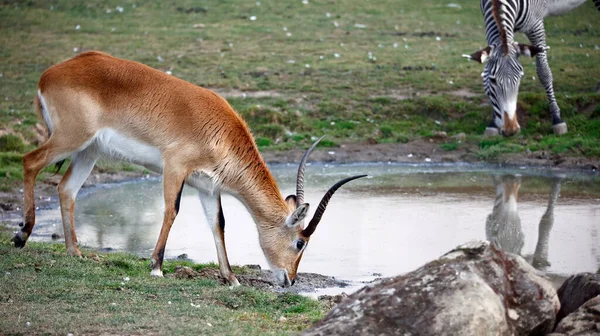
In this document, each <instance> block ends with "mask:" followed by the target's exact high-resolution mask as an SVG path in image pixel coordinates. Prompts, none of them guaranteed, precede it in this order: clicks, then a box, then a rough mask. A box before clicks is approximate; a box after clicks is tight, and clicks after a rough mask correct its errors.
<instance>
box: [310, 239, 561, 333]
mask: <svg viewBox="0 0 600 336" xmlns="http://www.w3.org/2000/svg"><path fill="white" fill-rule="evenodd" d="M559 307H560V304H559V301H558V297H557V295H556V291H555V290H554V288H553V287H552V284H551V283H550V282H549V281H547V280H546V279H544V278H542V277H541V276H539V275H538V272H537V271H536V270H535V269H534V268H533V267H532V266H530V265H529V264H528V263H527V262H526V261H525V260H523V258H521V257H520V256H517V255H513V254H509V253H505V252H503V251H502V250H499V249H497V248H495V247H494V246H491V245H490V244H489V243H483V242H477V243H473V244H468V245H464V246H459V247H458V248H456V249H455V250H453V251H451V252H449V253H447V254H445V255H444V256H442V257H441V258H440V259H438V260H435V261H432V262H430V263H428V264H426V265H424V266H422V267H421V268H419V269H417V270H415V271H413V272H410V273H408V274H405V275H402V276H397V277H394V278H387V279H383V280H381V281H379V282H375V283H373V284H369V285H367V286H365V287H364V288H362V289H360V290H359V291H358V292H356V293H354V294H352V295H350V296H349V297H348V298H346V299H344V300H343V301H342V302H341V303H339V304H338V305H337V306H335V307H334V308H333V309H332V310H331V311H330V312H329V314H328V315H327V316H326V317H325V318H324V319H323V320H321V321H319V322H317V323H316V324H315V325H313V326H312V327H311V328H310V329H308V330H307V331H306V332H305V333H304V335H441V334H444V335H545V334H546V333H549V332H550V331H552V328H553V326H554V318H555V314H556V313H557V312H558V310H559Z"/></svg>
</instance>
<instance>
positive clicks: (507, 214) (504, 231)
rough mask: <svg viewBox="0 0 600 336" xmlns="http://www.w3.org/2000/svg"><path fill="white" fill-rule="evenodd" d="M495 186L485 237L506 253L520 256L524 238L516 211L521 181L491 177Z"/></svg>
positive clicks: (513, 177)
mask: <svg viewBox="0 0 600 336" xmlns="http://www.w3.org/2000/svg"><path fill="white" fill-rule="evenodd" d="M492 178H493V180H494V185H495V186H496V200H495V201H494V209H493V210H492V213H491V214H490V215H489V216H488V217H487V220H486V223H485V236H486V238H487V240H489V241H490V242H491V243H492V244H495V245H497V246H499V247H501V248H502V249H503V250H505V251H506V252H510V253H515V254H521V249H522V248H523V245H524V244H525V236H524V235H523V231H522V230H521V218H519V212H518V210H517V198H518V197H519V188H520V187H521V179H520V177H519V176H514V175H504V176H502V177H498V176H496V175H493V176H492Z"/></svg>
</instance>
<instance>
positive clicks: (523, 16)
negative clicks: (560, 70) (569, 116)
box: [481, 0, 600, 131]
mask: <svg viewBox="0 0 600 336" xmlns="http://www.w3.org/2000/svg"><path fill="white" fill-rule="evenodd" d="M583 2H584V0H581V1H580V2H576V1H575V2H574V1H571V0H481V11H482V13H483V16H484V21H485V36H486V39H487V42H488V44H489V46H492V47H493V48H494V51H493V52H492V55H491V57H490V58H489V62H488V64H487V65H486V68H485V70H484V72H483V73H482V77H483V80H484V89H485V92H486V94H487V95H488V96H489V97H490V100H491V103H492V106H493V108H494V121H492V124H491V125H490V126H495V127H498V128H500V127H499V126H501V125H502V122H503V121H502V120H503V119H502V118H503V113H504V112H505V110H506V106H507V104H509V103H508V101H509V100H510V101H512V100H516V94H517V92H518V86H519V83H520V79H521V77H522V76H523V72H522V71H523V70H522V69H523V68H522V66H521V65H520V63H519V61H518V58H517V57H518V55H519V46H518V45H516V44H515V41H514V34H515V33H516V32H522V33H524V34H525V35H527V37H528V38H529V40H530V41H531V44H532V45H533V46H534V47H537V48H539V50H541V51H540V52H537V54H536V64H537V74H538V78H539V80H540V82H541V83H542V85H543V86H544V89H545V90H546V94H547V96H548V100H549V102H550V114H551V116H552V123H553V125H555V126H556V125H559V124H562V123H563V121H562V120H561V117H560V108H559V107H558V104H557V102H556V97H555V95H554V88H553V85H552V82H553V77H552V71H551V70H550V66H549V65H548V57H547V55H546V50H547V49H548V47H547V45H546V33H545V30H544V17H546V16H547V15H553V14H557V13H564V12H568V11H569V10H571V9H573V8H575V7H577V6H579V5H580V4H581V3H583ZM593 2H594V4H595V5H596V7H597V8H598V10H600V0H593ZM565 131H566V125H565Z"/></svg>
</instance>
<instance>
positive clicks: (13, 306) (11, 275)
mask: <svg viewBox="0 0 600 336" xmlns="http://www.w3.org/2000/svg"><path fill="white" fill-rule="evenodd" d="M9 237H10V236H9V234H8V232H7V231H6V229H2V230H0V271H1V274H0V279H1V281H0V315H1V316H2V318H1V319H0V332H1V333H2V334H6V335H11V334H42V333H44V334H63V335H66V334H68V333H73V334H76V335H77V334H90V333H92V334H172V335H173V334H177V335H182V334H196V335H197V334H202V335H206V334H213V335H285V334H295V333H297V332H298V331H300V330H303V329H306V328H307V327H308V326H309V325H311V324H312V323H313V322H314V321H316V320H318V319H319V318H322V316H323V314H324V308H323V307H322V306H321V305H320V304H319V303H318V302H317V301H316V300H313V299H309V298H306V297H303V296H299V295H295V294H289V293H286V294H274V293H271V292H266V291H261V290H256V289H253V288H248V287H240V288H235V289H230V288H229V287H227V286H222V285H218V284H217V283H216V282H215V281H214V280H187V279H176V278H174V277H168V276H167V277H165V278H163V279H154V278H151V277H150V276H149V274H150V271H149V267H148V261H147V260H142V259H140V258H139V257H137V256H134V255H131V254H125V253H111V254H102V253H98V252H95V251H91V250H85V249H84V251H83V253H84V255H85V257H84V258H83V259H80V258H76V257H69V256H67V255H66V253H65V247H64V244H49V243H31V242H30V243H28V244H27V246H26V247H25V248H23V249H15V248H14V247H13V246H12V245H11V243H10V241H9ZM177 265H186V266H191V267H193V268H195V269H197V270H199V269H202V268H205V267H213V268H216V267H217V266H216V265H214V264H210V265H194V264H191V263H190V262H186V261H166V263H165V265H164V270H165V271H166V272H172V271H173V269H174V268H175V267H176V266H177ZM235 271H236V272H242V271H243V270H240V269H239V268H238V269H236V270H235ZM127 279H129V280H127ZM281 316H284V317H286V319H287V321H285V322H280V321H279V318H280V317H281Z"/></svg>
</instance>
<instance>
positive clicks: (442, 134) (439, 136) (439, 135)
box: [431, 131, 448, 139]
mask: <svg viewBox="0 0 600 336" xmlns="http://www.w3.org/2000/svg"><path fill="white" fill-rule="evenodd" d="M431 137H432V138H433V139H446V138H448V134H447V133H446V132H444V131H439V132H435V133H433V135H432V136H431Z"/></svg>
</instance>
